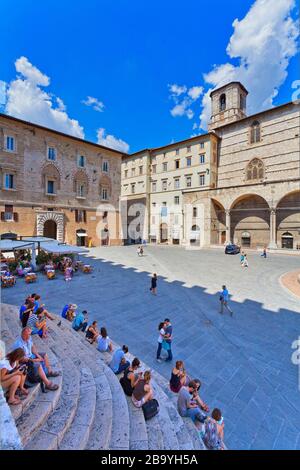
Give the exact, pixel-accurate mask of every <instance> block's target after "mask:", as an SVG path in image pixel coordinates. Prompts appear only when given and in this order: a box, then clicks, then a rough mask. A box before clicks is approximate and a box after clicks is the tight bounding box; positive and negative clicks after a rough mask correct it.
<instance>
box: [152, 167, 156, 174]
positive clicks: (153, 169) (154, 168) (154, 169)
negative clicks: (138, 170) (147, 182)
mask: <svg viewBox="0 0 300 470" xmlns="http://www.w3.org/2000/svg"><path fill="white" fill-rule="evenodd" d="M152 173H156V165H152Z"/></svg>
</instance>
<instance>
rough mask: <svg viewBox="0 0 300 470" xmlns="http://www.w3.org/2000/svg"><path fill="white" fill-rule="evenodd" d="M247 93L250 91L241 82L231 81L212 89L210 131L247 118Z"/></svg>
mask: <svg viewBox="0 0 300 470" xmlns="http://www.w3.org/2000/svg"><path fill="white" fill-rule="evenodd" d="M247 95H248V91H247V90H246V88H245V87H244V86H243V85H242V84H241V83H240V82H231V83H228V84H227V85H224V86H222V87H220V88H217V89H216V90H214V91H212V92H211V94H210V98H211V120H210V124H209V126H208V129H209V131H212V130H214V129H217V128H218V127H220V126H224V125H225V124H229V123H231V122H235V121H239V120H240V119H243V118H245V117H246V105H247Z"/></svg>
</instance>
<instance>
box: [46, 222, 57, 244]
mask: <svg viewBox="0 0 300 470" xmlns="http://www.w3.org/2000/svg"><path fill="white" fill-rule="evenodd" d="M43 236H44V237H47V238H54V240H56V238H57V224H56V222H55V221H54V220H46V222H45V223H44V231H43Z"/></svg>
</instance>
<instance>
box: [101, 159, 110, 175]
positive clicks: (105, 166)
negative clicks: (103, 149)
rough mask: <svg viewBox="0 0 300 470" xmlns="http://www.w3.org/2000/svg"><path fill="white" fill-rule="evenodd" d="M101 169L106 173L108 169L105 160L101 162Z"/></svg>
mask: <svg viewBox="0 0 300 470" xmlns="http://www.w3.org/2000/svg"><path fill="white" fill-rule="evenodd" d="M102 171H103V173H108V171H109V165H108V162H106V161H105V162H103V164H102Z"/></svg>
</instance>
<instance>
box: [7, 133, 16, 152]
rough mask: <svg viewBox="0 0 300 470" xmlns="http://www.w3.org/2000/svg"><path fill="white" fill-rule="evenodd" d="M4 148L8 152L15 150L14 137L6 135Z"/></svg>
mask: <svg viewBox="0 0 300 470" xmlns="http://www.w3.org/2000/svg"><path fill="white" fill-rule="evenodd" d="M6 150H7V151H8V152H14V151H15V139H14V137H11V136H10V135H8V136H7V137H6Z"/></svg>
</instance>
